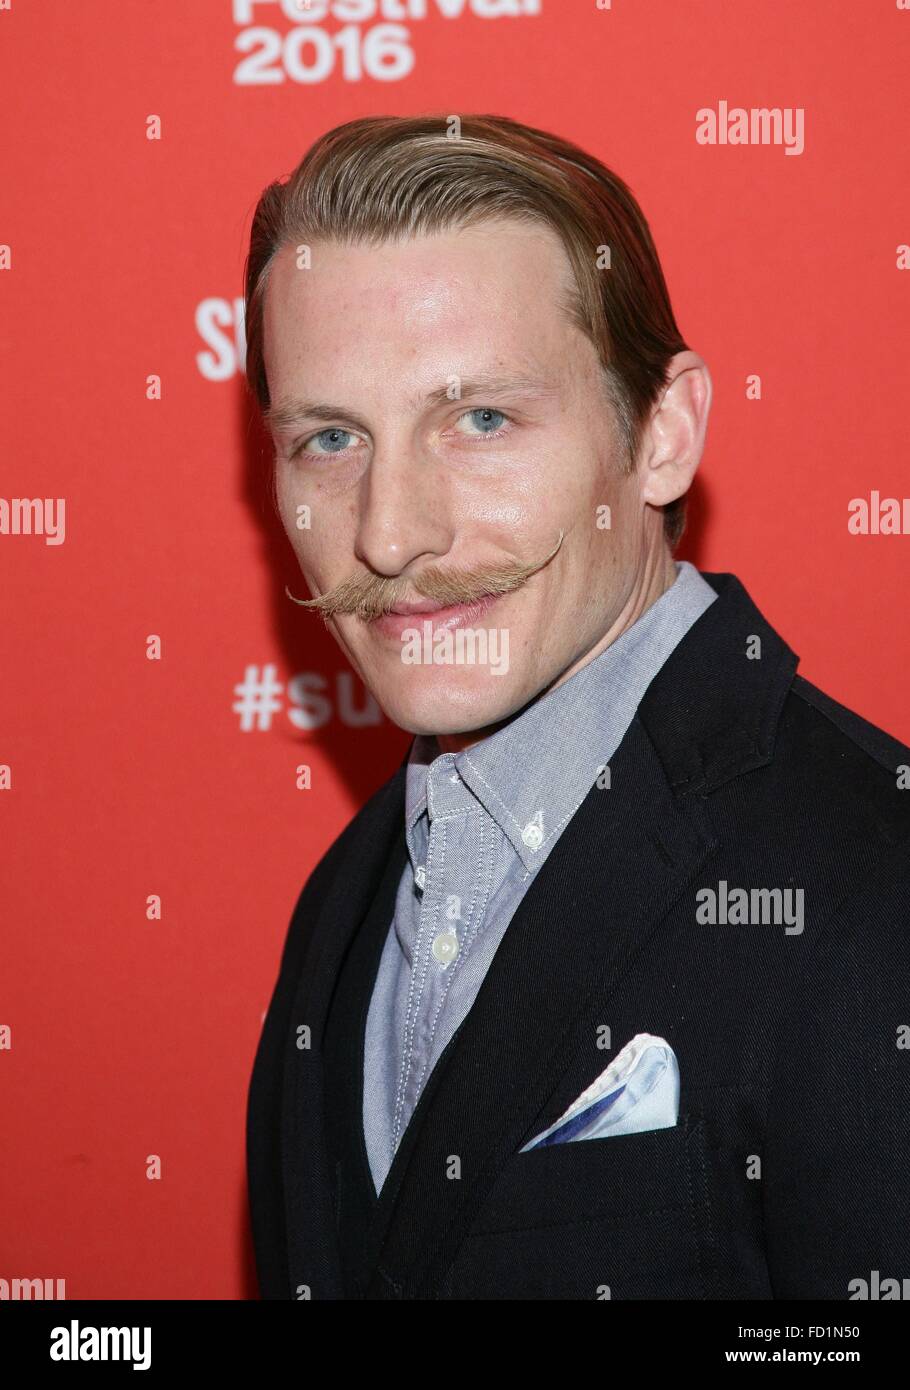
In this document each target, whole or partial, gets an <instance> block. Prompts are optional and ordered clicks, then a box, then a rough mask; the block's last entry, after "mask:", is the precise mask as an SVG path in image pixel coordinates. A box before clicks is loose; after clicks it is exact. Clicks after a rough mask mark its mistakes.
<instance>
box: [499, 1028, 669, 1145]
mask: <svg viewBox="0 0 910 1390" xmlns="http://www.w3.org/2000/svg"><path fill="white" fill-rule="evenodd" d="M678 1115H679V1064H678V1062H677V1060H676V1054H675V1052H674V1051H673V1049H672V1047H671V1046H670V1044H669V1043H668V1042H666V1041H665V1040H664V1039H663V1038H656V1037H654V1036H653V1035H652V1034H651V1033H636V1035H635V1037H634V1038H633V1039H632V1041H631V1042H629V1043H626V1045H625V1047H624V1048H623V1049H622V1050H621V1052H619V1053H618V1055H617V1056H616V1057H614V1059H613V1061H612V1062H611V1063H610V1065H609V1066H608V1067H605V1068H604V1070H603V1071H602V1072H601V1073H600V1076H598V1078H597V1080H596V1081H594V1082H593V1083H592V1084H591V1085H590V1086H589V1087H588V1088H587V1090H585V1091H582V1093H581V1095H580V1096H579V1097H578V1099H577V1100H574V1101H573V1102H572V1104H571V1105H570V1106H569V1108H568V1110H566V1111H565V1112H564V1113H563V1114H562V1115H560V1117H559V1119H558V1120H557V1121H556V1122H555V1124H552V1125H550V1127H549V1129H545V1130H542V1131H541V1133H540V1134H537V1135H535V1136H534V1138H533V1139H530V1140H529V1141H528V1142H527V1144H523V1145H522V1147H521V1148H520V1149H519V1153H525V1152H526V1151H527V1150H528V1149H536V1148H541V1147H543V1146H544V1145H545V1144H565V1143H568V1142H569V1141H571V1140H575V1139H603V1138H606V1137H607V1136H609V1135H612V1134H638V1133H640V1132H641V1131H642V1130H647V1129H671V1128H672V1127H673V1126H674V1125H675V1124H676V1121H677V1117H678Z"/></svg>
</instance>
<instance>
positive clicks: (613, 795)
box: [367, 719, 713, 1298]
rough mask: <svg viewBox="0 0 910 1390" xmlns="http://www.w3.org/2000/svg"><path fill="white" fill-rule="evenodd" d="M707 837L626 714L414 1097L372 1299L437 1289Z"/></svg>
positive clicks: (390, 1192) (376, 1239) (377, 1246)
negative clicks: (618, 740) (612, 751)
mask: <svg viewBox="0 0 910 1390" xmlns="http://www.w3.org/2000/svg"><path fill="white" fill-rule="evenodd" d="M712 848H713V840H712V835H711V830H710V826H709V824H708V823H707V820H706V818H705V814H704V811H703V809H702V807H701V806H700V805H695V806H693V805H691V804H690V805H689V806H688V807H687V808H686V811H685V812H683V811H681V810H680V808H679V806H678V804H677V802H676V800H675V799H674V797H673V795H672V793H671V791H670V788H669V786H668V784H667V780H666V776H665V774H664V772H663V769H662V767H661V764H660V762H659V760H658V758H657V755H656V753H655V751H654V748H653V746H652V744H651V742H650V739H649V737H648V735H647V733H646V731H645V729H644V726H643V725H642V724H641V722H640V721H639V720H638V719H636V720H634V721H633V724H632V725H631V727H630V729H629V731H628V733H627V734H626V737H625V739H624V740H623V743H622V744H621V746H620V749H619V750H618V751H617V753H616V755H615V756H614V758H613V759H612V760H611V788H610V789H599V788H598V787H597V786H594V787H592V789H591V791H590V792H589V793H588V796H587V798H586V800H585V801H584V802H583V803H582V806H581V807H580V808H579V810H578V811H577V812H576V814H575V816H574V817H573V818H572V820H571V821H570V822H569V824H568V825H567V827H566V829H565V830H564V831H563V833H562V835H561V836H560V838H559V840H558V842H557V843H556V845H555V846H554V848H553V850H552V851H551V853H550V855H549V857H548V858H547V860H546V862H545V863H544V864H543V865H542V867H541V869H540V870H539V873H538V875H537V877H536V878H535V880H534V882H533V884H532V886H531V887H530V889H529V891H528V892H527V893H526V894H525V896H524V898H523V899H522V901H521V903H520V904H519V907H518V909H517V911H516V913H515V915H514V917H513V918H512V921H511V923H510V925H509V929H508V931H507V932H506V934H505V936H504V938H503V941H502V943H501V944H500V946H499V949H498V951H497V953H496V955H495V956H494V958H493V961H492V964H491V966H490V969H489V971H488V974H487V976H486V979H485V980H484V983H483V985H482V987H481V989H480V992H479V994H478V996H477V999H476V1001H475V1003H474V1005H473V1007H472V1008H471V1010H470V1012H469V1013H468V1015H467V1018H466V1019H465V1021H464V1022H463V1024H462V1026H461V1028H460V1029H459V1030H458V1032H457V1033H456V1035H455V1037H454V1038H453V1039H452V1041H451V1042H450V1044H449V1047H448V1048H447V1050H446V1052H445V1053H444V1054H443V1057H442V1058H440V1061H439V1063H438V1064H437V1066H436V1068H435V1069H434V1071H433V1074H432V1076H431V1078H430V1081H429V1083H428V1085H427V1087H426V1089H425V1091H424V1093H423V1095H422V1096H421V1099H420V1103H419V1105H418V1106H417V1109H416V1110H415V1112H414V1115H413V1117H412V1119H411V1123H410V1124H409V1126H408V1128H407V1130H406V1132H405V1135H404V1137H403V1139H402V1142H401V1145H400V1147H399V1150H398V1153H397V1154H396V1156H395V1161H394V1163H393V1165H392V1168H391V1170H390V1172H389V1176H388V1178H387V1180H386V1182H385V1184H384V1186H383V1189H382V1192H381V1193H380V1197H379V1202H378V1204H377V1207H376V1210H375V1216H374V1223H373V1229H372V1231H371V1233H370V1239H369V1242H368V1265H369V1267H370V1268H372V1270H373V1277H372V1282H371V1284H370V1286H369V1288H368V1292H367V1297H373V1298H396V1297H401V1298H412V1297H432V1296H433V1292H432V1291H433V1289H434V1288H435V1287H437V1285H438V1282H439V1281H440V1280H441V1278H442V1277H443V1275H444V1273H445V1270H446V1268H447V1266H448V1263H449V1262H450V1260H451V1258H452V1256H453V1254H454V1252H455V1250H456V1249H457V1247H458V1245H459V1244H460V1242H461V1239H462V1238H463V1236H464V1233H465V1231H466V1229H467V1227H468V1225H469V1223H470V1220H471V1216H472V1213H473V1212H474V1210H475V1209H476V1207H477V1205H478V1203H479V1202H480V1201H481V1200H482V1198H483V1196H484V1194H485V1192H486V1191H487V1190H488V1188H489V1186H490V1185H491V1183H492V1181H493V1179H494V1178H495V1176H496V1174H497V1172H498V1170H499V1168H500V1167H501V1165H502V1163H503V1162H504V1161H505V1159H506V1158H507V1157H508V1156H509V1155H510V1154H512V1153H515V1152H516V1151H517V1150H518V1148H519V1147H520V1146H521V1144H522V1142H524V1141H525V1140H526V1139H528V1138H530V1137H531V1135H532V1134H533V1133H534V1131H535V1128H540V1127H542V1125H544V1124H546V1123H547V1122H548V1120H549V1119H551V1118H554V1117H555V1116H550V1115H549V1114H545V1116H544V1114H542V1112H546V1107H547V1103H548V1100H549V1099H550V1098H551V1097H552V1096H553V1094H554V1092H555V1091H556V1089H557V1088H558V1085H559V1081H560V1077H561V1075H562V1073H563V1072H564V1071H565V1069H566V1066H567V1064H568V1061H569V1060H570V1058H571V1056H572V1053H573V1050H575V1049H577V1048H578V1047H579V1045H580V1044H581V1042H582V1040H583V1038H584V1036H585V1030H586V1029H589V1028H593V1027H595V1026H596V1023H597V1022H598V1021H603V1019H604V1006H605V1005H606V1004H607V1002H608V1000H609V997H610V994H611V993H612V991H613V989H614V988H615V987H616V984H617V982H618V980H619V979H620V977H621V975H622V972H623V970H624V968H625V966H626V965H627V963H628V962H629V960H630V958H631V957H632V955H633V954H634V953H635V952H636V951H638V950H640V949H641V947H642V946H643V945H644V943H645V942H646V941H647V939H648V937H649V935H650V934H651V932H652V931H654V929H655V928H656V927H657V925H658V923H659V922H660V921H661V918H662V917H663V916H664V914H665V913H666V911H667V909H668V907H669V906H670V904H671V903H672V901H673V900H674V898H675V897H676V896H677V895H678V894H679V893H680V892H681V890H682V888H683V886H684V885H685V884H686V883H687V882H688V881H689V880H690V879H691V877H692V876H693V874H695V873H696V871H697V870H698V869H699V867H700V866H701V865H702V864H703V863H704V862H705V860H706V858H707V857H708V855H709V853H710V852H711V850H712ZM592 1079H593V1076H592ZM456 1162H457V1164H458V1165H460V1176H459V1177H454V1176H451V1174H452V1173H453V1172H454V1171H455V1163H456Z"/></svg>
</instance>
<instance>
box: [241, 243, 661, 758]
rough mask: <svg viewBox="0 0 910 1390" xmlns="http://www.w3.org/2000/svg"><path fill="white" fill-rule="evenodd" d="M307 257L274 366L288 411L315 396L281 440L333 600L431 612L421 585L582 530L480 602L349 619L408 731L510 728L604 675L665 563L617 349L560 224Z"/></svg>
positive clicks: (302, 559) (353, 643)
mask: <svg viewBox="0 0 910 1390" xmlns="http://www.w3.org/2000/svg"><path fill="white" fill-rule="evenodd" d="M294 252H295V248H294V247H290V246H289V247H285V248H284V249H283V250H282V251H280V252H279V253H278V255H277V257H276V258H275V261H274V262H273V265H272V268H271V272H270V280H269V284H268V289H267V292H266V304H265V325H264V328H265V338H264V354H265V366H266V372H267V376H268V382H269V391H270V397H271V402H272V407H273V409H274V408H276V407H284V406H287V405H288V404H291V403H294V404H296V403H298V402H302V403H306V404H305V413H301V414H299V415H298V416H297V417H296V418H293V419H291V418H283V419H282V420H281V421H280V422H279V423H277V424H274V425H273V426H272V433H273V438H274V442H275V446H276V460H275V467H276V479H275V481H276V495H277V498H278V506H279V510H280V513H281V517H282V521H283V524H284V527H285V530H286V531H287V535H288V537H289V539H290V541H291V544H292V545H293V547H294V550H295V552H296V554H297V558H298V560H299V563H300V568H301V570H302V572H303V575H304V577H305V578H306V581H307V584H308V585H309V587H310V591H311V593H312V594H313V595H314V596H319V595H322V594H325V593H326V592H327V591H329V590H331V589H333V588H334V587H335V586H337V585H339V584H340V583H342V582H343V581H345V580H350V579H352V578H361V579H362V578H366V577H369V576H386V577H389V578H392V579H394V580H396V581H397V587H398V589H399V590H400V593H399V598H400V599H404V600H418V601H422V603H423V605H424V607H425V608H426V607H427V606H428V600H426V599H425V598H423V599H422V596H421V594H420V593H419V591H418V589H417V588H416V587H415V581H416V579H417V577H418V576H421V575H422V574H425V573H427V572H429V571H432V570H435V569H437V568H440V569H445V570H452V569H454V570H459V571H463V572H466V573H467V574H468V575H470V573H471V572H472V571H474V570H477V569H479V568H483V567H487V566H491V565H492V566H496V565H499V564H502V563H505V562H512V563H513V564H517V565H519V566H521V565H529V564H535V565H536V564H538V563H539V562H540V561H542V560H544V559H545V557H546V556H547V555H549V554H550V553H551V551H553V549H554V547H556V546H557V544H558V542H559V539H560V532H562V533H563V539H562V544H561V545H559V548H558V550H557V551H556V554H555V555H554V556H553V558H552V559H551V560H550V561H549V562H548V563H546V564H544V565H543V566H542V567H541V568H538V569H537V570H536V571H535V572H534V573H533V574H532V575H531V576H530V578H528V579H526V580H525V581H524V582H523V583H522V584H521V585H520V586H519V587H518V588H517V589H514V590H513V591H511V592H506V593H502V594H500V595H499V596H498V597H496V598H495V599H494V600H493V601H492V602H490V603H488V604H487V605H486V606H485V607H484V606H481V608H480V609H478V608H477V607H474V608H473V609H467V610H466V609H465V608H464V607H462V608H460V609H459V608H455V609H452V608H451V607H446V608H445V609H444V610H442V611H440V612H438V615H437V616H436V617H435V618H434V616H433V614H432V613H430V612H427V611H425V612H422V613H413V612H412V613H411V614H410V615H407V616H406V615H401V614H395V613H392V614H389V615H388V616H386V617H381V618H378V619H375V620H370V621H366V620H364V619H363V618H361V617H359V616H357V614H356V613H354V612H341V613H337V614H336V615H335V616H334V617H332V618H331V619H330V620H329V622H330V626H331V627H332V630H333V632H334V634H335V636H336V638H337V640H338V642H339V643H340V645H341V646H342V648H343V649H344V650H345V652H346V653H347V655H348V657H349V659H350V660H351V662H352V664H353V665H354V667H355V668H356V670H357V671H358V672H359V674H360V676H361V678H362V679H363V681H364V683H365V684H366V686H367V687H368V688H369V689H370V690H371V691H372V693H373V695H374V696H375V698H376V699H377V701H378V702H379V704H380V705H381V706H382V708H383V709H384V710H385V712H386V714H387V715H388V717H389V718H390V719H391V720H393V721H394V723H396V724H398V725H399V726H400V727H401V728H403V729H406V730H408V731H410V732H412V733H439V734H448V733H451V734H458V733H464V732H467V731H471V730H479V729H486V728H489V727H490V726H493V725H495V724H497V723H499V722H501V721H502V720H505V719H507V718H508V717H509V716H511V715H512V714H514V713H515V712H516V711H518V710H519V709H521V708H522V707H523V706H524V705H525V704H527V703H528V702H529V701H530V700H532V699H533V698H534V697H535V696H537V695H538V694H540V693H541V692H542V691H543V690H545V689H547V688H549V687H550V686H551V685H552V684H554V683H555V682H558V681H559V680H560V678H567V676H568V675H570V674H571V673H572V672H573V670H574V669H577V667H578V666H580V665H581V664H583V662H584V660H585V658H586V657H587V656H588V655H589V654H590V652H591V649H592V648H593V647H594V646H595V645H596V644H597V643H598V641H599V640H600V639H602V638H603V637H604V634H605V633H607V632H608V630H609V629H610V628H612V627H613V626H614V624H615V623H616V622H617V620H618V619H619V618H620V616H621V614H622V613H623V610H624V609H625V608H626V607H627V606H628V604H629V602H630V596H631V595H632V594H633V593H634V591H635V587H636V583H637V582H640V576H641V570H642V567H643V564H644V563H645V554H646V549H647V546H646V528H645V525H644V513H645V510H646V509H645V508H644V505H643V503H642V500H641V496H640V485H639V482H638V479H637V477H636V475H635V474H631V475H630V474H628V473H627V472H626V471H625V469H624V467H623V457H622V452H621V444H620V439H619V435H618V431H617V428H616V425H615V416H614V412H613V410H612V409H611V407H610V406H609V404H608V402H607V400H606V398H605V394H604V386H603V381H602V377H601V373H600V366H599V362H598V358H597V353H596V351H595V348H594V346H593V344H592V343H591V342H590V341H589V340H588V339H587V338H586V337H585V336H584V334H583V333H582V332H581V331H580V330H579V329H578V328H576V327H575V326H574V325H573V323H572V322H571V320H570V318H569V316H568V313H567V312H566V309H565V307H564V305H565V298H566V294H567V292H568V290H569V289H570V287H571V284H572V280H571V270H570V263H569V261H568V258H567V256H566V253H565V251H564V249H563V247H562V245H561V243H560V241H559V239H558V237H557V236H556V235H555V233H553V232H551V231H550V230H549V229H548V228H546V227H544V226H542V225H527V224H521V223H518V222H515V221H510V220H499V221H495V222H494V221H490V222H486V223H484V224H482V225H478V226H475V227H473V228H470V229H467V230H462V231H456V232H447V233H444V234H439V235H434V236H421V237H416V238H413V239H410V240H405V241H401V242H398V243H386V244H382V245H378V246H367V245H356V246H342V245H338V244H336V243H334V242H321V243H316V244H315V245H314V246H313V247H312V248H311V253H312V260H311V268H310V269H298V268H297V266H296V264H295V254H294ZM314 405H315V406H319V407H321V408H320V409H319V410H318V411H314V410H313V409H312V408H311V407H312V406H314ZM322 407H327V409H324V408H322ZM605 507H609V508H610V512H609V513H606V512H605V511H604V508H605ZM304 508H308V509H309V513H308V514H309V527H308V528H306V527H305V526H304V527H303V528H300V527H299V526H298V518H300V517H303V518H304V519H305V518H306V517H307V512H306V511H305V510H303V509H304ZM607 516H609V518H610V523H611V524H610V526H609V529H607V527H606V526H605V524H604V523H605V519H606V517H607ZM649 534H653V532H652V533H649ZM475 592H477V591H476V590H475ZM398 606H399V607H400V606H402V605H401V604H399V605H398ZM301 619H302V621H304V622H318V621H321V619H319V618H318V617H317V615H316V614H315V613H313V614H310V613H305V612H304V611H303V610H301ZM426 624H429V625H430V628H431V631H430V632H429V633H427V632H426V628H425V625H426ZM467 628H470V629H471V630H472V631H473V633H474V634H475V640H474V645H473V647H472V646H471V645H470V644H468V645H465V646H463V647H462V657H461V660H460V662H459V660H458V658H457V652H458V648H457V646H456V645H455V639H456V636H457V633H458V631H459V629H462V630H463V629H467ZM403 629H404V630H408V631H410V632H412V633H415V632H416V633H417V634H419V637H418V639H417V640H416V641H415V639H414V638H408V637H407V636H403V635H402V633H403ZM482 630H485V631H486V637H485V638H484V636H483V634H482ZM446 631H447V632H449V634H450V641H451V643H452V645H451V647H450V648H449V655H450V657H451V658H452V659H451V660H446V657H445V650H446V649H445V647H444V646H443V645H442V644H441V643H440V642H438V640H437V639H439V638H440V637H441V635H442V633H443V632H446ZM425 636H426V638H427V639H428V640H425ZM484 643H485V646H484ZM504 654H505V661H504V660H503V657H504Z"/></svg>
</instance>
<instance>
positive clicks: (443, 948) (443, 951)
mask: <svg viewBox="0 0 910 1390" xmlns="http://www.w3.org/2000/svg"><path fill="white" fill-rule="evenodd" d="M432 950H433V955H434V957H435V959H436V960H438V961H439V964H440V965H450V964H451V963H452V961H453V960H454V959H455V957H456V956H457V955H458V937H457V936H456V934H455V932H453V931H441V932H440V933H439V935H438V936H437V937H435V938H434V940H433V947H432Z"/></svg>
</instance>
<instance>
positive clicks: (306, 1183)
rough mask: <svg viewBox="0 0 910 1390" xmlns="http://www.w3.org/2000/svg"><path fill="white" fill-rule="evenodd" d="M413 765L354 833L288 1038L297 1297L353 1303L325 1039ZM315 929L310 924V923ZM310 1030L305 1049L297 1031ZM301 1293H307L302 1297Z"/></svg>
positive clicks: (348, 833)
mask: <svg viewBox="0 0 910 1390" xmlns="http://www.w3.org/2000/svg"><path fill="white" fill-rule="evenodd" d="M404 779H405V764H404V763H402V764H401V766H400V767H399V768H398V771H397V772H396V773H395V775H394V776H393V777H392V778H391V779H390V780H389V781H388V782H387V783H386V784H385V785H384V786H383V787H381V788H380V790H379V791H378V792H377V793H376V795H375V796H374V797H373V798H372V799H371V801H369V802H368V803H367V805H366V806H365V807H364V808H363V810H362V811H361V812H360V813H359V815H358V816H356V817H355V819H354V820H353V821H352V822H351V824H350V825H349V826H348V828H347V829H346V830H345V831H344V833H343V837H342V842H341V843H340V844H339V845H338V846H337V849H338V862H337V864H336V866H335V871H334V874H333V877H332V879H331V883H330V887H329V890H328V893H327V896H326V898H325V901H324V903H323V906H322V909H321V911H320V913H319V915H318V917H317V919H316V920H315V921H314V922H313V923H312V925H311V927H310V930H311V932H312V940H311V942H310V946H309V950H308V952H307V958H306V962H305V965H304V969H303V971H302V972H301V977H300V980H299V982H298V986H297V991H296V995H295V998H294V1005H293V1008H292V1010H291V1018H290V1024H289V1028H288V1036H287V1038H286V1039H285V1049H286V1051H285V1058H286V1060H285V1071H284V1089H283V1096H282V1164H283V1177H284V1197H285V1212H286V1218H287V1232H288V1273H289V1278H290V1288H291V1297H292V1298H295V1299H296V1298H298V1297H306V1296H311V1297H318V1298H342V1297H344V1290H343V1282H342V1273H341V1261H340V1252H339V1247H338V1239H337V1233H336V1229H335V1221H334V1214H333V1210H332V1190H333V1182H332V1174H331V1172H330V1170H329V1163H328V1149H327V1144H326V1128H325V1094H324V1093H325V1075H324V1064H323V1049H322V1040H323V1034H324V1031H325V1023H326V1016H327V1012H328V1006H329V1002H330V1000H331V997H332V991H333V989H334V987H335V982H336V980H337V977H338V972H339V970H340V967H341V962H342V961H343V959H344V955H345V952H346V950H347V948H348V945H349V943H350V941H351V939H352V937H353V936H354V934H355V932H356V931H357V929H358V927H359V926H360V925H361V923H362V922H363V920H364V918H365V917H366V915H367V912H368V910H369V907H370V904H371V901H372V899H373V896H374V894H375V892H376V890H377V887H378V885H379V883H380V881H381V878H382V874H383V870H384V869H385V867H386V863H387V859H388V855H389V854H390V852H391V850H392V848H393V846H394V844H395V842H396V839H397V838H398V836H399V833H400V830H401V826H402V824H403V821H404V785H405V782H404ZM301 925H302V926H303V928H304V929H306V927H307V924H305V923H304V924H301ZM301 1024H306V1025H308V1026H309V1029H310V1046H309V1047H308V1048H298V1046H297V1036H298V1035H297V1029H298V1027H299V1026H300V1025H301ZM301 1287H303V1289H304V1290H308V1291H309V1294H307V1293H306V1292H301Z"/></svg>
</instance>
